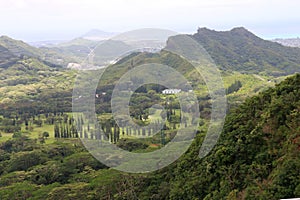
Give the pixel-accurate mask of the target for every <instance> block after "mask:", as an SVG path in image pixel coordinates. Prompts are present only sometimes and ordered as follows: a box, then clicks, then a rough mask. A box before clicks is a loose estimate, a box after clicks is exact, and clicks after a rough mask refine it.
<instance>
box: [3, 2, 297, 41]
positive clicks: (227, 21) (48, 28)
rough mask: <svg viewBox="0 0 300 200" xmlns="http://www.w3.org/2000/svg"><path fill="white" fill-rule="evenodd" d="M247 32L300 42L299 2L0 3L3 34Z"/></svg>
mask: <svg viewBox="0 0 300 200" xmlns="http://www.w3.org/2000/svg"><path fill="white" fill-rule="evenodd" d="M241 26H243V27H245V28H247V29H248V30H250V31H252V32H253V33H255V34H256V35H258V36H260V37H262V38H265V39H272V38H288V37H300V1H298V0H106V1H104V0H11V1H7V0H0V35H8V36H10V37H13V38H15V39H21V40H24V41H28V42H29V41H42V40H69V39H72V38H75V37H78V36H80V35H82V34H84V33H86V32H88V31H89V30H91V29H100V30H104V31H107V32H125V31H130V30H134V29H140V28H162V29H169V30H173V31H176V32H180V33H194V32H196V30H197V29H198V27H207V28H210V29H214V30H230V29H232V28H233V27H241Z"/></svg>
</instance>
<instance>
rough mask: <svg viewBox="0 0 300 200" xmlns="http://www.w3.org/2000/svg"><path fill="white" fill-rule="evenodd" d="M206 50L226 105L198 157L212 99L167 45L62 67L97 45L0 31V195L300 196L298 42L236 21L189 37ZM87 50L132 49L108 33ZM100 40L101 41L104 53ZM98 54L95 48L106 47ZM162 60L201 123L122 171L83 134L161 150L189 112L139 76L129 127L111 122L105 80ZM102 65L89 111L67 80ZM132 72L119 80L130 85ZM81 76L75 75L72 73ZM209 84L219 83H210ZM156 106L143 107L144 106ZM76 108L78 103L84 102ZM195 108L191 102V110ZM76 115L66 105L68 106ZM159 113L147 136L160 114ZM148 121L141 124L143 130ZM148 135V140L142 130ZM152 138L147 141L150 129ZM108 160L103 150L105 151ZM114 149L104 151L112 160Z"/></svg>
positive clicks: (133, 148)
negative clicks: (173, 148)
mask: <svg viewBox="0 0 300 200" xmlns="http://www.w3.org/2000/svg"><path fill="white" fill-rule="evenodd" d="M188 37H191V38H193V39H195V41H197V42H198V43H199V44H201V45H202V46H203V47H204V48H205V49H206V50H207V52H208V53H209V54H210V55H211V57H212V58H213V60H214V61H215V63H216V65H217V67H218V68H220V73H221V76H222V79H223V81H224V89H225V92H226V98H227V101H228V109H227V112H228V114H227V116H226V120H225V123H224V127H223V131H222V134H221V136H220V138H219V140H218V142H217V144H216V146H215V147H214V148H213V150H212V151H211V152H210V153H209V154H208V155H207V156H206V157H204V158H200V157H199V149H200V147H201V144H202V142H203V141H204V139H205V136H206V132H207V129H208V127H209V122H210V120H211V110H212V108H211V105H212V101H213V100H212V97H211V96H210V93H209V92H208V89H207V86H206V82H205V80H204V77H202V76H201V74H200V73H199V72H197V70H195V68H194V67H193V65H192V64H191V63H190V62H188V61H187V60H185V59H184V58H182V57H181V56H179V55H176V54H175V53H174V52H170V51H168V45H169V46H170V45H174V41H175V42H176V40H177V39H178V38H177V36H172V37H170V39H169V40H168V43H167V47H166V48H165V49H162V50H161V51H159V52H156V53H153V52H152V53H150V52H134V53H131V54H129V55H126V56H125V57H123V58H121V59H118V60H117V62H116V63H114V64H111V65H109V66H108V67H106V68H102V69H98V70H95V69H94V70H75V69H67V68H65V66H66V65H67V64H68V63H69V62H80V60H81V59H85V58H86V56H87V55H86V54H88V53H89V50H90V48H93V47H95V45H96V44H95V42H93V41H89V40H86V39H76V40H73V41H71V42H69V43H65V44H61V45H60V46H56V47H51V48H50V47H47V48H46V47H42V48H35V47H31V46H29V45H27V44H26V43H24V42H22V41H15V40H13V39H11V38H8V37H1V38H0V73H1V77H0V153H1V155H0V199H3V200H6V199H7V200H12V199H32V200H33V199H49V200H51V199H55V200H56V199H205V200H208V199H228V200H234V199H274V200H277V199H280V198H292V197H299V196H300V179H299V177H300V170H299V169H300V154H299V153H300V152H299V151H300V132H299V131H300V129H299V126H300V114H299V113H300V75H299V74H294V73H296V72H299V67H300V60H299V58H300V49H299V48H290V47H283V46H282V45H279V44H276V43H273V42H269V41H265V40H262V39H260V38H258V37H257V36H255V35H254V34H252V33H250V32H248V31H247V30H246V29H244V28H235V29H233V30H231V31H226V32H217V31H212V30H208V29H199V30H198V33H196V34H194V35H189V36H188ZM101 44H102V43H100V44H98V45H100V48H99V49H95V51H94V53H96V54H99V55H101V56H102V57H101V56H100V57H98V58H97V56H96V57H95V63H103V62H104V60H105V61H107V59H111V58H112V57H114V56H115V54H114V53H116V52H114V49H115V48H116V46H121V50H120V52H123V51H126V50H127V49H130V46H128V44H125V43H124V42H122V41H113V40H112V41H109V42H108V43H105V45H107V46H108V47H107V46H105V45H104V46H102V47H101ZM103 48H104V49H103ZM105 49H106V50H107V49H108V50H107V51H105V53H106V54H104V50H105ZM149 63H157V64H163V65H167V66H171V67H172V68H173V69H175V70H176V71H178V72H179V73H180V74H182V75H183V76H184V77H185V78H186V79H187V80H188V82H189V83H190V84H191V86H192V88H193V92H194V93H195V95H196V98H197V100H198V101H199V102H198V104H199V112H200V119H199V122H198V123H199V127H198V128H197V131H196V136H195V139H194V140H193V142H192V145H191V146H190V147H189V149H188V151H187V152H185V153H184V154H183V155H182V156H181V157H180V158H179V159H178V160H176V161H175V162H174V163H172V164H171V165H169V166H167V167H164V168H162V169H159V170H157V171H154V172H149V173H125V172H120V171H117V170H115V169H112V168H109V167H107V166H105V165H104V164H103V163H101V162H99V161H98V160H97V159H95V158H94V157H93V156H92V155H91V154H90V152H88V151H87V150H86V147H85V146H84V144H85V142H84V141H93V142H94V141H96V142H99V144H101V145H103V144H104V145H105V144H115V145H116V146H117V147H119V148H121V149H124V150H126V151H129V152H133V153H140V154H142V153H148V152H154V151H156V150H160V149H162V148H164V147H165V146H167V145H168V144H169V143H170V141H171V140H172V139H173V138H174V137H175V135H176V133H177V131H178V130H179V129H180V126H181V123H182V124H183V126H185V128H186V127H188V126H189V125H190V124H191V123H192V122H193V121H194V119H189V118H184V117H182V112H181V110H180V109H181V108H180V104H179V100H178V98H177V97H178V96H177V95H175V94H164V93H163V91H164V90H165V89H166V87H165V86H162V85H160V84H153V83H152V84H145V85H143V86H141V87H139V88H138V89H136V90H135V91H134V93H133V95H132V96H131V98H130V104H129V113H130V117H131V118H132V119H133V121H134V122H135V123H136V124H138V125H140V127H138V128H131V127H130V126H128V125H126V123H124V124H125V125H122V124H118V123H117V122H116V119H114V118H113V115H112V113H111V112H112V110H111V101H112V100H111V99H112V94H113V90H114V87H115V85H116V84H117V83H118V81H119V79H120V78H121V77H122V76H123V75H124V74H125V73H126V72H128V71H129V70H131V69H133V68H135V67H136V66H140V65H143V64H149ZM99 71H100V72H101V73H102V72H103V75H102V78H101V80H100V81H99V82H97V88H96V90H95V94H94V96H93V100H95V111H96V119H97V121H95V120H91V118H90V117H89V113H88V112H87V110H88V107H85V106H82V107H80V110H79V111H78V112H73V113H72V102H73V106H74V102H76V101H80V100H82V101H83V100H84V94H76V93H74V91H73V89H74V83H75V82H76V81H77V82H79V83H80V84H79V85H77V86H76V87H79V88H81V87H83V88H84V87H85V86H86V85H90V84H91V82H92V81H90V82H89V81H86V82H85V81H83V80H88V79H84V77H88V78H90V79H92V78H95V77H94V76H95V75H97V73H99ZM142 73H143V72H140V74H139V73H136V74H133V75H131V76H130V81H129V82H127V83H126V84H127V85H126V87H127V88H129V89H130V88H131V87H132V85H133V84H134V83H139V82H141V80H140V79H139V77H140V76H142V75H143V74H142ZM81 78H82V79H81ZM213 92H218V91H213ZM154 104H155V105H160V106H162V107H164V108H165V111H163V112H161V111H153V110H152V109H151V106H152V105H154ZM83 105H84V104H83ZM191 109H193V108H191ZM73 111H74V110H73ZM161 118H164V119H166V121H165V123H164V124H163V127H162V130H160V132H159V134H156V135H155V134H154V133H155V132H156V131H157V127H159V123H160V119H161ZM152 121H154V122H155V123H154V124H152V125H151V126H147V125H149V124H151V122H152ZM146 136H149V137H146ZM150 136H151V137H150ZM104 156H106V155H104ZM113 156H117V155H109V156H108V157H113Z"/></svg>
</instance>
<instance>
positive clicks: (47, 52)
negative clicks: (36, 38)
mask: <svg viewBox="0 0 300 200" xmlns="http://www.w3.org/2000/svg"><path fill="white" fill-rule="evenodd" d="M0 45H1V46H2V47H4V48H5V49H7V51H9V53H8V52H6V53H5V52H2V56H3V55H5V54H6V55H13V56H14V57H18V58H21V57H24V56H26V57H31V58H36V59H40V60H41V61H42V62H46V63H47V64H48V65H53V66H66V65H67V64H68V63H69V62H70V61H71V60H72V59H71V58H69V57H67V56H64V55H63V54H59V53H57V52H55V51H53V50H51V49H49V48H36V47H33V46H31V45H29V44H27V43H25V42H23V41H21V40H15V39H12V38H10V37H8V36H1V37H0Z"/></svg>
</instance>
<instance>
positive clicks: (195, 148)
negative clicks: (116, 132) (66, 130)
mask: <svg viewBox="0 0 300 200" xmlns="http://www.w3.org/2000/svg"><path fill="white" fill-rule="evenodd" d="M299 87H300V75H298V74H297V75H295V76H292V77H290V78H288V79H287V80H285V81H283V82H282V83H280V84H278V85H277V86H276V87H275V88H272V89H268V90H266V91H265V92H262V93H260V94H258V95H257V96H254V97H252V98H249V99H247V100H246V101H245V103H243V104H242V105H240V106H239V107H238V108H236V109H233V110H231V111H230V113H229V114H228V116H227V119H226V123H225V125H224V130H223V133H222V135H221V138H220V140H219V142H218V144H217V145H216V147H215V148H214V149H213V151H212V152H210V154H209V155H208V156H207V157H205V158H202V159H200V158H199V157H198V153H199V148H200V145H201V141H202V139H203V136H204V133H202V132H199V133H198V135H197V137H196V140H195V141H194V143H193V145H192V146H191V147H190V149H189V150H188V152H186V153H185V154H184V155H183V156H182V157H181V158H180V159H179V160H178V161H176V162H175V163H173V164H172V165H170V166H168V167H166V168H164V169H162V170H160V171H157V172H154V173H151V174H136V175H132V174H126V173H120V172H117V171H114V170H112V169H105V168H106V167H105V166H103V165H102V164H101V163H99V162H98V161H96V160H95V159H93V158H92V157H91V156H90V155H89V154H88V153H87V152H85V150H84V149H83V148H82V147H81V145H80V142H79V141H78V140H77V139H72V140H65V141H64V140H61V139H57V142H55V143H53V144H51V145H49V144H48V145H47V144H37V143H36V140H31V139H28V138H27V137H26V136H22V135H15V136H14V138H13V139H11V140H8V141H6V142H5V143H2V144H1V146H0V149H1V152H2V153H1V165H0V173H1V179H0V186H1V189H0V195H1V199H41V198H42V199H82V198H84V199H230V200H231V199H274V200H276V199H279V198H291V197H297V196H299V195H300V179H299V176H300V170H299V169H300V166H299V163H300V154H299V153H300V139H299V135H300V132H299V125H300V115H299V113H300V112H299V111H300V88H299ZM125 141H126V140H125ZM125 141H122V144H121V143H119V144H118V145H121V147H122V148H124V149H126V148H129V147H132V145H133V144H134V143H132V142H131V143H130V142H125ZM127 141H128V140H127ZM129 141H130V140H129ZM136 142H137V143H136ZM138 143H139V141H135V144H136V149H135V150H134V151H138V150H139V148H145V146H144V145H146V146H147V144H144V145H137V144H138Z"/></svg>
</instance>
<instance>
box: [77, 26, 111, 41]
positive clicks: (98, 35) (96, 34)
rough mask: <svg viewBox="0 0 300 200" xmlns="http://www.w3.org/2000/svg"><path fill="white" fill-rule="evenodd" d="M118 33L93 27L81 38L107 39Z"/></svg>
mask: <svg viewBox="0 0 300 200" xmlns="http://www.w3.org/2000/svg"><path fill="white" fill-rule="evenodd" d="M114 35H116V33H110V32H105V31H102V30H99V29H92V30H90V31H89V32H87V33H85V34H84V35H82V36H81V38H84V39H88V40H107V39H110V38H111V37H113V36H114Z"/></svg>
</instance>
